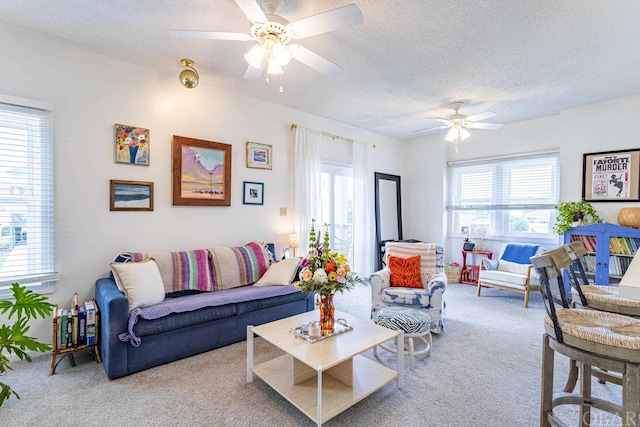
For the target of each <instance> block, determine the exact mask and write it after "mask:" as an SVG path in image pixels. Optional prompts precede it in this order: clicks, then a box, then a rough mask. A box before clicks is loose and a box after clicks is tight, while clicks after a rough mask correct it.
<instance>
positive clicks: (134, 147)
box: [115, 123, 149, 166]
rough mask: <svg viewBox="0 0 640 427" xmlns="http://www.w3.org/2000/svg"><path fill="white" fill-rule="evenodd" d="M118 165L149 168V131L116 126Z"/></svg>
mask: <svg viewBox="0 0 640 427" xmlns="http://www.w3.org/2000/svg"><path fill="white" fill-rule="evenodd" d="M115 131H116V163H129V164H131V165H143V166H149V129H145V128H140V127H136V126H129V125H119V124H117V123H116V125H115Z"/></svg>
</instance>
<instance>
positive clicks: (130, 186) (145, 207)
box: [109, 179, 153, 211]
mask: <svg viewBox="0 0 640 427" xmlns="http://www.w3.org/2000/svg"><path fill="white" fill-rule="evenodd" d="M109 182H110V186H111V191H110V197H109V199H110V210H112V211H152V210H153V182H144V181H123V180H118V179H112V180H110V181H109Z"/></svg>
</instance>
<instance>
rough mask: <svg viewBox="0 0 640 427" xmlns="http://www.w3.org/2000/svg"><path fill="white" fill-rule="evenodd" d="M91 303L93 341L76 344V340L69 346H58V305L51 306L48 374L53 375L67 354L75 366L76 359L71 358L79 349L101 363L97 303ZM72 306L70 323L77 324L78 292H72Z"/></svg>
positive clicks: (94, 301)
mask: <svg viewBox="0 0 640 427" xmlns="http://www.w3.org/2000/svg"><path fill="white" fill-rule="evenodd" d="M92 301H93V305H94V306H95V308H96V327H95V329H96V333H95V342H94V343H93V344H91V345H86V344H85V345H78V344H77V342H74V343H73V344H72V345H71V346H67V347H62V348H58V334H59V332H60V325H59V324H58V306H57V305H56V306H55V307H54V308H53V321H52V323H51V328H52V331H53V334H52V335H53V339H52V341H51V367H50V368H49V375H50V376H51V375H53V374H55V373H56V368H57V367H58V364H59V363H60V362H61V361H62V359H64V358H65V357H67V356H69V360H70V362H71V366H74V367H75V366H76V361H75V359H74V358H73V354H74V353H75V352H76V351H79V350H87V351H88V352H89V353H91V354H92V355H93V357H94V358H95V359H96V363H102V360H101V359H100V352H99V351H98V330H99V323H100V312H99V310H98V305H97V304H96V300H92ZM73 306H74V309H75V314H74V315H73V320H72V322H71V323H72V325H77V323H76V322H77V319H78V294H77V293H75V294H73ZM58 356H60V358H59V359H58Z"/></svg>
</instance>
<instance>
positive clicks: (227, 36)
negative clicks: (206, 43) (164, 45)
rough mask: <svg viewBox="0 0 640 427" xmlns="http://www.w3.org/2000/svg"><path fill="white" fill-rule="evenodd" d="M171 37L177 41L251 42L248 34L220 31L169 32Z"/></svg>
mask: <svg viewBox="0 0 640 427" xmlns="http://www.w3.org/2000/svg"><path fill="white" fill-rule="evenodd" d="M169 35H170V36H171V37H175V38H177V39H207V40H239V41H247V40H253V39H252V38H251V36H250V35H249V34H244V33H225V32H220V31H181V30H171V31H169Z"/></svg>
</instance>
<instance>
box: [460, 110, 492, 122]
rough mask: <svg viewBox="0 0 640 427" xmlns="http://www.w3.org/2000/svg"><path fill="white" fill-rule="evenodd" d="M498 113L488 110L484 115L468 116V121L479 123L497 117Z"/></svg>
mask: <svg viewBox="0 0 640 427" xmlns="http://www.w3.org/2000/svg"><path fill="white" fill-rule="evenodd" d="M497 115H498V113H494V112H493V111H490V110H487V111H483V112H482V113H478V114H474V115H473V116H468V117H467V120H469V121H471V122H479V121H480V120H484V119H488V118H489V117H495V116H497Z"/></svg>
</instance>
